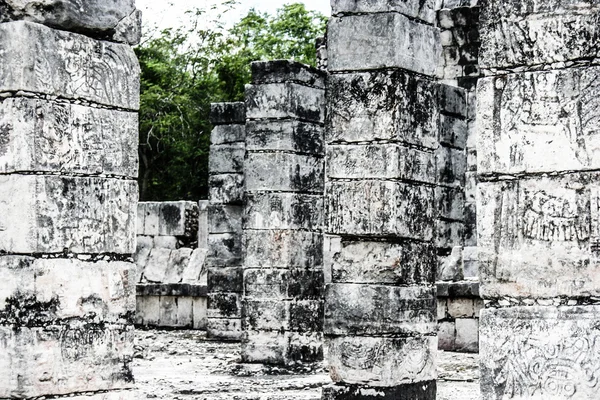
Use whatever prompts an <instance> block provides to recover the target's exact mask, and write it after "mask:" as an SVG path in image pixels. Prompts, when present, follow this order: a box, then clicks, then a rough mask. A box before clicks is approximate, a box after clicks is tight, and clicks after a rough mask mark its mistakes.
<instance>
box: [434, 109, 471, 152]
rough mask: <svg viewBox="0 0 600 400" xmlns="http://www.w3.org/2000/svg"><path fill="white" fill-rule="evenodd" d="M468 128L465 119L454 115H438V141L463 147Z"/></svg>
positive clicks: (465, 143)
mask: <svg viewBox="0 0 600 400" xmlns="http://www.w3.org/2000/svg"><path fill="white" fill-rule="evenodd" d="M468 134H469V129H468V125H467V120H466V119H462V118H457V117H455V116H450V115H445V114H441V115H440V142H441V143H443V144H446V145H449V146H453V147H458V148H461V149H464V148H465V147H466V145H467V136H468Z"/></svg>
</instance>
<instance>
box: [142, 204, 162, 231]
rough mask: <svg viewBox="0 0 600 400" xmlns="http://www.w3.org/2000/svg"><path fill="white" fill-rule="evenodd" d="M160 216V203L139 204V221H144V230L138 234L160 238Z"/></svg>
mask: <svg viewBox="0 0 600 400" xmlns="http://www.w3.org/2000/svg"><path fill="white" fill-rule="evenodd" d="M159 214H160V203H138V220H142V219H143V229H142V230H141V232H138V234H141V235H148V236H158V220H159ZM140 222H142V221H140Z"/></svg>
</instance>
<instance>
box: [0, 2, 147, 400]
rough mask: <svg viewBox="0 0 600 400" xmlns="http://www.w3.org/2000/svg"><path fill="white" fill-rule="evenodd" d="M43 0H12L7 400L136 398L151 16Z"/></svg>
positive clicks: (4, 62)
mask: <svg viewBox="0 0 600 400" xmlns="http://www.w3.org/2000/svg"><path fill="white" fill-rule="evenodd" d="M37 3H38V2H35V1H20V2H19V1H4V2H2V3H1V4H0V21H1V23H0V99H1V100H0V188H1V189H0V282H2V284H0V398H37V397H43V396H46V397H52V398H55V397H54V396H57V397H61V396H74V395H76V394H77V393H83V392H87V393H89V394H88V395H86V398H93V399H108V398H110V399H125V398H133V394H132V393H131V392H128V391H125V392H123V391H118V389H127V388H132V386H133V374H132V371H131V367H130V363H131V361H132V358H133V317H134V313H135V274H136V271H135V265H134V264H133V263H132V262H131V261H132V254H133V252H134V251H135V224H136V204H137V199H138V190H137V182H136V180H135V179H136V177H137V173H138V158H137V146H138V143H137V141H138V116H137V112H136V110H137V109H138V107H139V89H140V87H139V65H138V62H137V59H136V57H135V54H134V52H133V50H132V49H131V47H130V46H129V44H133V43H135V42H136V41H137V40H138V38H139V13H138V12H137V11H136V10H135V6H134V1H113V2H110V4H105V2H104V1H88V2H86V3H85V5H83V6H79V5H78V6H77V7H75V6H74V5H73V4H71V3H72V2H68V1H57V2H56V3H59V4H58V5H57V7H38V6H37ZM58 10H60V12H59V11H58ZM72 32H80V33H83V34H80V33H72ZM118 42H125V43H118ZM106 391H108V393H106ZM97 392H104V393H103V394H98V393H97Z"/></svg>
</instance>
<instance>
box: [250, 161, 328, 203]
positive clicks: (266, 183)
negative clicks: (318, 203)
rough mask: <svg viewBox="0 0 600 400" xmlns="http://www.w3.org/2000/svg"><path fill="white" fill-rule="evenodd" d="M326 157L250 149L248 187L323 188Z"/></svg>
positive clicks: (253, 189)
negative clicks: (251, 150)
mask: <svg viewBox="0 0 600 400" xmlns="http://www.w3.org/2000/svg"><path fill="white" fill-rule="evenodd" d="M323 164H324V163H323V159H322V158H317V157H313V156H307V155H300V154H290V153H280V152H277V153H263V152H260V153H255V152H249V153H248V155H247V156H246V161H245V185H246V186H245V187H246V190H247V191H282V192H312V193H319V192H320V193H322V192H323V169H324V165H323Z"/></svg>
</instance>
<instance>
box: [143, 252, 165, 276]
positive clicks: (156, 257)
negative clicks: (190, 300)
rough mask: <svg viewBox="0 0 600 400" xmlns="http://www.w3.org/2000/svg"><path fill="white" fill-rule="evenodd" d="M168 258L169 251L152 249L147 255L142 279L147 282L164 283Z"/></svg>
mask: <svg viewBox="0 0 600 400" xmlns="http://www.w3.org/2000/svg"><path fill="white" fill-rule="evenodd" d="M170 258H171V249H167V248H164V247H158V248H153V249H152V250H151V251H150V254H149V255H148V261H147V262H146V267H145V268H144V274H143V279H144V280H145V281H147V282H165V278H166V276H167V269H168V267H169V259H170Z"/></svg>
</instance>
